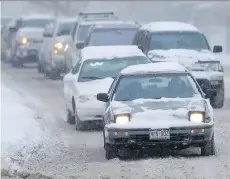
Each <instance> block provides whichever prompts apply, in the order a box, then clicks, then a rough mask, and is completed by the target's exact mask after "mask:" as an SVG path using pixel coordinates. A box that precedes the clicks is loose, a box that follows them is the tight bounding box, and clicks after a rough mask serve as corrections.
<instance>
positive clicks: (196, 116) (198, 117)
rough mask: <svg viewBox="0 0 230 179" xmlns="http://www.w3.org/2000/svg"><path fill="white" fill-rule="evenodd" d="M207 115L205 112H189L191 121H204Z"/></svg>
mask: <svg viewBox="0 0 230 179" xmlns="http://www.w3.org/2000/svg"><path fill="white" fill-rule="evenodd" d="M204 118H205V115H204V113H203V112H190V113H189V120H190V121H191V122H198V123H201V122H204Z"/></svg>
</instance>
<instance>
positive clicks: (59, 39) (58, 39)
mask: <svg viewBox="0 0 230 179" xmlns="http://www.w3.org/2000/svg"><path fill="white" fill-rule="evenodd" d="M70 40H71V36H70V35H62V36H58V37H56V38H55V41H56V42H60V43H65V42H69V41H70Z"/></svg>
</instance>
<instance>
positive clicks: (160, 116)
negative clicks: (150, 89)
mask: <svg viewBox="0 0 230 179" xmlns="http://www.w3.org/2000/svg"><path fill="white" fill-rule="evenodd" d="M206 104H208V106H209V108H210V109H211V110H210V116H212V108H211V107H210V103H209V101H208V100H205V99H202V98H199V97H197V98H186V99H180V98H178V99H175V98H174V99H164V98H162V99H159V100H154V99H153V100H152V99H148V100H145V99H138V100H135V101H131V102H116V101H114V102H112V104H111V108H112V110H113V113H114V115H119V114H125V113H129V114H131V121H130V122H129V123H126V124H122V125H120V124H115V123H112V124H109V125H108V126H107V127H112V128H114V127H115V128H116V127H119V128H171V127H184V126H191V125H197V123H193V122H190V121H189V120H188V112H189V111H205V109H206Z"/></svg>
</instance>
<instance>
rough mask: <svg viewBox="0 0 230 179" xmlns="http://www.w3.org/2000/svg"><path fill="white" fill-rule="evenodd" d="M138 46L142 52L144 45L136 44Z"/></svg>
mask: <svg viewBox="0 0 230 179" xmlns="http://www.w3.org/2000/svg"><path fill="white" fill-rule="evenodd" d="M138 48H139V49H140V50H141V51H142V52H143V53H144V47H143V46H141V45H138Z"/></svg>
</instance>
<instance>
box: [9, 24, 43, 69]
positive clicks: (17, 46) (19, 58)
mask: <svg viewBox="0 0 230 179" xmlns="http://www.w3.org/2000/svg"><path fill="white" fill-rule="evenodd" d="M42 34H43V29H42V28H33V27H28V28H20V29H19V30H18V32H17V34H16V38H15V43H14V45H13V48H12V49H13V50H12V60H11V63H12V66H14V67H22V66H23V65H24V64H25V63H35V62H37V60H38V53H39V51H40V48H41V45H42V42H43V37H42Z"/></svg>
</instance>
